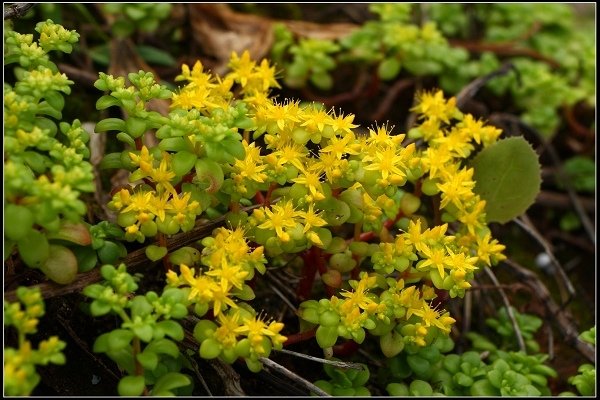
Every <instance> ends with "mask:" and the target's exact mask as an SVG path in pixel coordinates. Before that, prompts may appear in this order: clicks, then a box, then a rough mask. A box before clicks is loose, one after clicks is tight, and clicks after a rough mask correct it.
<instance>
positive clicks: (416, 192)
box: [413, 179, 423, 197]
mask: <svg viewBox="0 0 600 400" xmlns="http://www.w3.org/2000/svg"><path fill="white" fill-rule="evenodd" d="M422 187H423V180H422V179H419V180H418V181H416V182H415V190H413V195H414V196H415V197H421V194H423V191H422V190H421V188H422Z"/></svg>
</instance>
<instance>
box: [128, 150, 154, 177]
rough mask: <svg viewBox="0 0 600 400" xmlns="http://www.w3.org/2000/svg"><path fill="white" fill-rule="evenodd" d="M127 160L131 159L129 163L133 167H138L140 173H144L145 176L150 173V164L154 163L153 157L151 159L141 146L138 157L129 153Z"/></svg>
mask: <svg viewBox="0 0 600 400" xmlns="http://www.w3.org/2000/svg"><path fill="white" fill-rule="evenodd" d="M129 158H131V161H132V162H133V164H134V165H137V166H139V167H140V169H141V170H142V172H144V174H145V176H148V175H149V174H150V172H151V171H152V163H153V162H154V157H152V155H151V154H150V152H149V151H148V148H147V147H146V146H142V149H141V150H140V155H139V156H138V155H137V154H135V153H129Z"/></svg>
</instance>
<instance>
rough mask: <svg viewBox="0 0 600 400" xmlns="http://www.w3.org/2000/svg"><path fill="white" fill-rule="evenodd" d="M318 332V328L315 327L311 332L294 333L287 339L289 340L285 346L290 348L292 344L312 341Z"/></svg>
mask: <svg viewBox="0 0 600 400" xmlns="http://www.w3.org/2000/svg"><path fill="white" fill-rule="evenodd" d="M316 332H317V327H316V326H315V327H314V328H312V329H311V330H308V331H304V332H298V333H294V334H292V335H289V336H288V337H287V340H286V341H285V342H284V343H283V345H284V346H289V345H292V344H296V343H300V342H304V341H306V340H309V339H312V338H314V337H315V333H316Z"/></svg>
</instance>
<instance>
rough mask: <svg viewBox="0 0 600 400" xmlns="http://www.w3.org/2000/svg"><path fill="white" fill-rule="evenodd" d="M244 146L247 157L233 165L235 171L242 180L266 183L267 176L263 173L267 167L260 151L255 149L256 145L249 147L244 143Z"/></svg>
mask: <svg viewBox="0 0 600 400" xmlns="http://www.w3.org/2000/svg"><path fill="white" fill-rule="evenodd" d="M242 144H243V146H244V150H245V154H246V155H245V157H244V159H243V160H239V159H237V160H235V164H234V165H233V169H234V171H235V172H236V173H237V174H238V176H239V177H240V178H248V179H250V180H253V181H255V182H259V183H262V182H264V181H265V179H266V178H267V174H265V173H264V172H263V171H264V170H265V168H267V166H266V165H262V158H261V156H260V149H259V148H257V147H255V143H252V144H250V145H248V144H247V143H246V142H245V141H243V142H242Z"/></svg>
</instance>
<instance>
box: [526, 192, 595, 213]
mask: <svg viewBox="0 0 600 400" xmlns="http://www.w3.org/2000/svg"><path fill="white" fill-rule="evenodd" d="M577 197H578V199H579V203H580V204H581V208H582V209H584V210H585V211H586V212H595V211H596V202H595V201H594V199H592V198H587V197H582V196H577ZM535 202H536V203H538V204H541V205H544V206H548V207H555V208H561V209H570V208H571V207H572V205H573V203H572V202H571V199H570V198H569V195H568V194H564V193H560V192H550V191H548V190H542V191H541V192H540V193H539V194H538V196H537V197H536V199H535Z"/></svg>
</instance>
